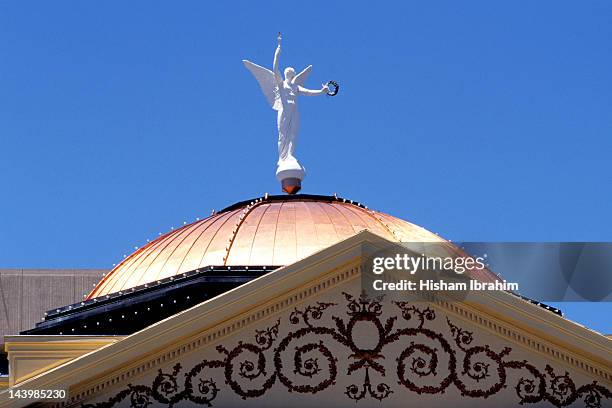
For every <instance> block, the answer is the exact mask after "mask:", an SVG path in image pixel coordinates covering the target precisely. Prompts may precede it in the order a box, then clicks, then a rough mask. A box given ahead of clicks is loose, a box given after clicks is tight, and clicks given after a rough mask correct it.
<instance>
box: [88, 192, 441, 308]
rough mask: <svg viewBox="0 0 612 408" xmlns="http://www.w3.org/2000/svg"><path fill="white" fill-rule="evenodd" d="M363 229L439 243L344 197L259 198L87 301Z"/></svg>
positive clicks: (129, 270)
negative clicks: (171, 277)
mask: <svg viewBox="0 0 612 408" xmlns="http://www.w3.org/2000/svg"><path fill="white" fill-rule="evenodd" d="M365 229H367V230H369V231H371V232H373V233H375V234H378V235H380V236H382V237H384V238H387V239H389V240H392V241H423V242H427V241H441V239H440V238H439V237H438V236H437V235H435V234H433V233H431V232H429V231H427V230H425V229H423V228H421V227H418V226H416V225H414V224H411V223H409V222H406V221H404V220H401V219H399V218H396V217H392V216H390V215H387V214H384V213H381V212H378V211H373V210H370V209H368V208H366V207H364V206H362V205H360V204H357V203H354V202H352V201H349V200H344V199H341V198H336V197H328V196H310V195H296V196H270V197H266V198H263V197H262V198H258V199H254V200H252V201H245V202H241V203H237V204H234V205H232V206H230V207H228V208H226V209H224V210H222V211H220V212H219V213H217V214H214V215H211V216H210V217H208V218H206V219H203V220H200V221H196V222H194V223H191V224H188V225H185V226H183V227H181V228H179V229H176V230H173V231H170V232H168V233H167V234H165V235H162V236H160V237H159V238H157V239H156V240H154V241H152V242H150V243H148V244H147V245H146V246H144V247H142V248H140V249H138V250H137V251H136V252H134V253H133V254H131V255H130V256H128V257H127V258H126V259H125V260H124V261H123V262H121V263H120V264H119V265H117V266H116V267H115V268H114V269H113V270H112V271H110V272H109V273H108V274H107V275H106V276H105V277H104V278H103V279H102V280H101V281H100V282H99V283H98V284H97V285H96V286H95V287H94V289H93V290H92V291H91V293H90V294H89V295H88V296H87V299H91V298H95V297H99V296H103V295H107V294H109V293H114V292H119V291H122V290H125V289H128V288H133V287H135V286H139V285H143V284H146V283H150V282H155V281H157V280H160V279H163V278H167V277H170V276H174V275H179V274H182V273H185V272H189V271H192V270H195V269H198V268H202V267H204V266H209V265H215V266H220V265H226V266H228V265H229V266H234V265H236V266H251V265H253V266H255V265H257V266H281V265H288V264H291V263H294V262H296V261H298V260H300V259H303V258H305V257H307V256H308V255H311V254H313V253H315V252H317V251H319V250H322V249H324V248H326V247H329V246H330V245H332V244H334V243H336V242H339V241H341V240H344V239H346V238H349V237H351V236H353V235H355V234H356V233H358V232H359V231H362V230H365Z"/></svg>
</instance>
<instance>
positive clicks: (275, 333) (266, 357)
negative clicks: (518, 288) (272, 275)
mask: <svg viewBox="0 0 612 408" xmlns="http://www.w3.org/2000/svg"><path fill="white" fill-rule="evenodd" d="M344 297H345V299H346V310H345V311H344V313H343V316H342V317H340V316H335V315H332V316H331V319H332V321H333V322H334V324H333V325H331V326H325V325H318V324H317V323H319V321H320V320H321V318H322V317H323V315H324V314H325V313H329V309H332V308H334V307H336V306H337V304H335V303H322V302H317V303H316V304H312V305H309V306H307V307H305V308H303V309H295V310H294V311H293V312H292V313H291V314H290V316H289V319H288V320H289V323H290V325H291V326H294V327H295V330H294V331H290V332H288V333H286V334H283V335H282V337H281V336H280V333H279V328H280V320H278V321H277V322H276V323H275V324H274V325H272V326H271V327H268V328H266V329H264V330H256V331H255V336H254V341H253V342H239V343H238V344H237V345H235V346H234V347H233V348H229V347H227V346H225V345H219V346H217V351H218V352H219V354H220V358H219V359H217V360H202V361H201V362H200V363H199V364H197V365H195V366H193V367H191V368H190V369H189V370H188V371H185V372H183V367H182V365H181V364H176V365H175V366H174V367H173V369H172V372H169V373H167V372H163V371H162V370H159V372H158V374H157V376H156V378H155V379H154V381H153V383H152V384H151V385H131V384H128V385H127V388H126V389H124V390H122V391H120V392H119V393H117V394H116V395H115V396H113V397H111V398H110V399H109V400H107V401H105V402H99V403H94V404H83V405H82V406H83V408H110V407H114V406H115V405H116V404H118V403H120V402H122V401H124V400H125V399H129V401H130V406H131V407H132V408H146V407H148V406H159V405H160V404H163V405H166V406H168V407H173V406H174V405H175V404H177V403H178V402H180V401H184V400H188V401H191V402H193V403H196V404H200V405H207V406H212V405H213V404H214V402H215V399H216V398H217V397H218V395H219V393H220V392H221V389H220V388H219V385H218V384H219V382H224V383H225V384H226V385H227V386H228V387H229V389H231V391H232V392H233V393H235V394H236V395H238V396H239V397H241V398H243V399H245V400H246V399H252V398H259V397H262V396H264V395H266V394H267V393H268V392H270V391H271V390H272V388H273V387H276V390H277V391H280V390H281V389H282V388H285V389H286V390H287V391H289V392H294V393H301V394H317V393H319V392H321V391H323V390H327V389H330V388H333V387H336V380H337V378H338V375H339V374H340V375H348V376H354V377H356V378H361V380H358V381H356V382H355V383H354V384H351V385H349V386H347V387H344V388H343V389H342V392H343V393H344V395H345V396H346V398H347V399H349V400H354V401H355V402H359V401H361V400H367V399H375V400H379V401H382V400H385V399H386V398H388V397H389V396H390V395H391V394H394V393H397V394H400V393H410V392H414V393H416V394H440V393H444V392H445V391H446V390H447V389H448V388H450V387H454V388H456V389H457V390H458V391H459V392H460V394H461V395H462V396H463V397H465V398H488V397H490V396H492V395H495V394H497V393H499V392H500V391H501V390H503V389H504V388H511V389H513V390H514V393H515V395H516V404H521V405H522V404H531V403H539V402H542V401H547V402H549V403H550V404H552V405H553V406H555V407H564V406H567V405H570V404H573V403H575V402H576V401H578V400H582V402H583V403H584V406H585V407H588V408H600V407H602V402H604V399H610V398H612V393H611V391H610V390H609V389H607V388H606V387H604V386H602V385H600V384H598V383H597V381H593V382H591V383H588V384H584V385H581V386H577V385H576V384H575V383H574V381H573V380H572V379H571V378H570V375H569V374H568V373H567V372H565V373H564V374H557V373H555V372H554V371H553V368H552V367H551V366H549V365H546V367H545V368H544V370H543V371H542V370H540V369H539V368H537V367H536V366H535V365H533V364H531V363H529V362H528V361H526V360H522V361H517V360H510V359H509V356H510V353H511V352H512V349H511V348H510V347H504V348H503V349H502V350H501V351H495V350H493V349H492V348H490V347H489V346H488V345H484V346H482V345H474V346H473V345H472V343H473V342H474V336H473V333H472V332H470V331H467V330H465V329H462V328H461V327H459V326H457V325H455V324H453V322H451V321H450V320H449V319H448V318H447V326H448V330H449V331H448V333H447V335H445V334H443V333H439V332H437V331H434V330H431V329H428V328H427V327H426V326H427V323H428V322H430V321H434V320H435V319H436V314H435V311H434V310H433V309H431V308H425V309H420V308H417V307H415V306H414V305H411V304H408V303H406V302H393V304H394V305H395V306H396V307H397V308H398V309H397V311H398V314H399V315H401V317H399V316H397V317H389V318H387V319H383V318H382V317H381V315H382V312H383V304H382V298H381V297H379V298H376V299H369V298H367V297H366V296H365V295H361V296H360V297H358V298H356V297H354V296H352V295H350V294H348V293H344ZM399 322H401V323H403V324H401V325H400V324H399ZM413 322H414V323H413ZM364 323H365V324H366V325H367V326H369V327H371V338H373V339H375V341H376V344H375V345H373V347H370V348H363V346H359V345H358V343H359V341H358V340H359V338H357V337H358V336H355V328H356V327H357V326H358V325H362V326H363V325H364ZM408 323H413V324H412V325H411V326H410V327H404V326H406V325H407V324H408ZM398 326H402V327H398ZM315 337H316V338H317V340H316V341H313V340H312V339H313V338H315ZM372 344H374V342H372ZM391 345H394V347H393V348H395V350H398V349H399V350H401V351H400V352H399V353H397V351H396V352H393V353H392V354H390V352H389V351H388V350H389V349H390V348H391V347H390V346H391ZM338 346H340V347H341V348H344V349H345V351H346V353H342V355H340V354H338V353H334V352H333V351H332V350H335V349H337V348H338ZM287 355H289V356H291V355H292V358H285V357H287ZM347 356H348V357H347ZM339 358H343V359H345V361H346V359H347V358H348V363H349V364H348V369H347V372H342V373H339V365H338V361H339ZM382 361H387V362H391V361H393V362H394V363H393V367H392V370H391V372H389V371H390V367H385V366H383V364H382ZM508 370H518V371H520V372H521V377H520V378H519V380H518V381H517V382H516V383H510V381H509V379H508V376H507V372H508ZM181 372H183V374H181ZM382 379H386V380H385V381H382ZM392 384H395V385H393V386H392Z"/></svg>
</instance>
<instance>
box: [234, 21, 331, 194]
mask: <svg viewBox="0 0 612 408" xmlns="http://www.w3.org/2000/svg"><path fill="white" fill-rule="evenodd" d="M281 40H282V37H281V34H280V33H278V37H277V41H278V43H277V46H276V51H275V52H274V62H273V63H272V70H269V69H267V68H264V67H261V66H259V65H257V64H254V63H252V62H250V61H247V60H242V61H243V63H244V65H245V66H246V67H247V68H248V70H249V71H251V73H252V74H253V76H254V77H255V79H257V82H258V83H259V86H260V88H261V90H262V91H263V93H264V95H265V97H266V99H267V100H268V103H269V105H270V107H272V109H274V110H276V111H277V112H278V113H277V120H276V123H277V126H278V162H277V168H276V178H277V179H278V180H279V181H280V182H281V185H282V188H283V190H284V191H286V192H287V193H289V194H295V193H297V192H298V191H299V190H300V188H301V182H302V180H303V179H304V177H305V176H306V170H305V169H304V167H303V166H302V165H301V164H300V163H299V162H298V160H297V158H296V157H295V146H296V144H297V140H298V133H299V129H300V112H299V110H298V103H297V102H298V96H299V95H307V96H318V95H324V94H328V95H335V94H336V93H337V84H336V83H335V82H333V81H330V82H328V84H333V85H334V86H335V90H334V92H333V93H329V86H328V84H323V85H322V86H321V89H307V88H306V87H305V86H304V83H305V82H306V79H307V78H308V76H309V75H310V73H311V72H312V65H309V66H307V67H306V68H305V69H304V70H303V71H302V72H300V73H299V74H297V75H296V73H295V69H293V68H292V67H287V68H285V71H284V74H285V78H284V79H283V78H282V76H281V71H280V54H281Z"/></svg>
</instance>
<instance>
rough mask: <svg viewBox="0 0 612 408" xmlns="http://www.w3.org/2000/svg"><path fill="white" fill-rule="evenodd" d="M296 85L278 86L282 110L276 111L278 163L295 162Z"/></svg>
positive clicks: (297, 115) (297, 89)
mask: <svg viewBox="0 0 612 408" xmlns="http://www.w3.org/2000/svg"><path fill="white" fill-rule="evenodd" d="M298 92H299V88H298V85H296V84H288V83H287V82H283V83H282V84H281V86H280V97H281V102H282V108H281V109H279V111H278V116H277V126H278V163H279V164H280V163H282V162H285V161H287V160H295V156H294V154H293V152H294V151H295V146H296V144H297V139H298V133H299V130H300V112H299V110H298V106H297V95H298Z"/></svg>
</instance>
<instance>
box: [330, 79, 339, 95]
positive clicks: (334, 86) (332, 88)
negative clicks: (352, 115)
mask: <svg viewBox="0 0 612 408" xmlns="http://www.w3.org/2000/svg"><path fill="white" fill-rule="evenodd" d="M327 86H328V87H329V88H330V89H329V91H327V94H328V95H329V96H336V95H337V94H338V91H339V90H340V85H338V83H337V82H336V81H328V82H327Z"/></svg>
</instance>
